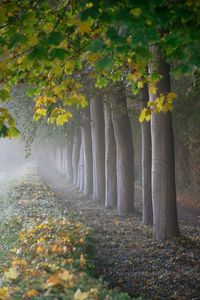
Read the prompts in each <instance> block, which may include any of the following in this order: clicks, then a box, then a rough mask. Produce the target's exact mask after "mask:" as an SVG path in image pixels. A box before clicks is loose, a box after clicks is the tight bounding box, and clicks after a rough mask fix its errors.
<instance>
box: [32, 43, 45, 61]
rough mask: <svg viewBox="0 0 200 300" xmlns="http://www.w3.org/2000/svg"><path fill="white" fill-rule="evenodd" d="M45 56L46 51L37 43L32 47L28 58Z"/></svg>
mask: <svg viewBox="0 0 200 300" xmlns="http://www.w3.org/2000/svg"><path fill="white" fill-rule="evenodd" d="M45 56H46V51H45V48H44V47H42V46H41V45H37V46H35V47H34V49H33V50H32V51H31V52H30V53H29V55H28V58H29V59H31V60H34V59H38V60H40V59H43V58H45Z"/></svg>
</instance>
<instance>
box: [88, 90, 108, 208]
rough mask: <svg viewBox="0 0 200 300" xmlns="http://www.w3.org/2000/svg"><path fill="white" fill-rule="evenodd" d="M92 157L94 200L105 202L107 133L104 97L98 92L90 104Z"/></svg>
mask: <svg viewBox="0 0 200 300" xmlns="http://www.w3.org/2000/svg"><path fill="white" fill-rule="evenodd" d="M90 112H91V119H92V122H91V132H92V157H93V200H94V201H100V202H102V203H104V201H105V133H104V112H103V99H102V96H101V95H100V94H99V93H98V91H97V92H96V95H95V97H94V98H93V99H92V101H91V103H90Z"/></svg>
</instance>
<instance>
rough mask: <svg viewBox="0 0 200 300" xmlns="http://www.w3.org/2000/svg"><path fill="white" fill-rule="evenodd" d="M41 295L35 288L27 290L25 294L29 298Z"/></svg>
mask: <svg viewBox="0 0 200 300" xmlns="http://www.w3.org/2000/svg"><path fill="white" fill-rule="evenodd" d="M38 295H39V292H38V291H37V290H35V289H32V290H29V291H27V292H26V294H25V296H26V297H28V298H32V297H36V296H38Z"/></svg>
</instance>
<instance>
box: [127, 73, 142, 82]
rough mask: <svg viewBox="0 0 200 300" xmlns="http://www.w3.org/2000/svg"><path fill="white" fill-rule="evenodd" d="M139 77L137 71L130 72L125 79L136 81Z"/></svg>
mask: <svg viewBox="0 0 200 300" xmlns="http://www.w3.org/2000/svg"><path fill="white" fill-rule="evenodd" d="M140 77H141V74H140V73H139V72H134V73H130V74H128V76H127V79H128V80H130V81H137V80H138V79H139V78H140Z"/></svg>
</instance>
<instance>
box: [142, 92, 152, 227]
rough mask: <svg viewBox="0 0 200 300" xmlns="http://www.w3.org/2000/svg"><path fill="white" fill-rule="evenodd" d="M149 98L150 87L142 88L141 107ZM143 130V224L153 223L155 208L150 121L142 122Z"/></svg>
mask: <svg viewBox="0 0 200 300" xmlns="http://www.w3.org/2000/svg"><path fill="white" fill-rule="evenodd" d="M148 100H149V94H148V87H147V86H145V87H144V88H143V90H142V101H141V109H142V108H143V107H146V106H147V102H148ZM141 132H142V202H143V219H142V221H143V224H144V225H152V224H153V208H152V194H151V126H150V122H146V121H144V122H142V123H141Z"/></svg>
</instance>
